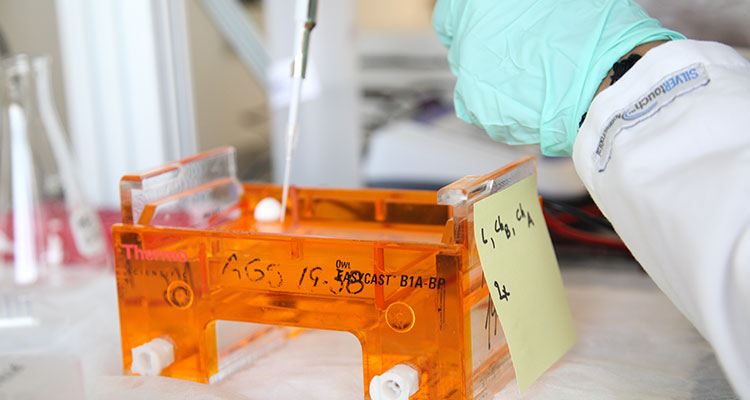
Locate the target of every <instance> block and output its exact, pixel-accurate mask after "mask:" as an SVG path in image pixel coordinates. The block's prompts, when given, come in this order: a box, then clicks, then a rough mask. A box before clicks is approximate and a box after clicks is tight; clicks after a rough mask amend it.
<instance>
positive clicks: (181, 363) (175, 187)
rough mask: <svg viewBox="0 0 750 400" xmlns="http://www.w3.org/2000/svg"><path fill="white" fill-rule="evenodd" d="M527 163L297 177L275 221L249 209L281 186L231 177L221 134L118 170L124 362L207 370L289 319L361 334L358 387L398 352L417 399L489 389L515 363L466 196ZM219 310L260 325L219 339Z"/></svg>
mask: <svg viewBox="0 0 750 400" xmlns="http://www.w3.org/2000/svg"><path fill="white" fill-rule="evenodd" d="M534 173H535V163H534V160H533V159H532V158H527V159H523V160H520V161H517V162H515V163H514V164H511V165H509V166H506V167H504V168H502V169H500V170H498V171H495V172H494V173H491V174H488V175H485V176H481V177H466V178H464V179H461V180H459V181H457V182H455V183H453V184H451V185H449V186H447V187H445V188H443V189H441V190H440V191H438V192H430V191H403V190H375V189H360V190H336V189H308V188H292V190H291V193H290V202H289V206H288V208H287V210H286V213H287V214H286V219H285V222H284V223H283V224H282V223H280V222H259V221H256V220H255V218H254V213H253V211H254V209H255V207H256V205H257V204H258V203H259V202H260V200H262V199H264V198H267V197H274V198H276V199H280V198H281V188H280V187H278V186H274V185H265V184H242V183H240V182H239V181H238V180H237V179H236V176H235V159H234V150H233V149H230V148H224V149H219V150H215V151H212V152H207V153H203V154H200V155H198V156H195V157H192V158H188V159H184V160H182V161H179V162H175V163H171V164H167V165H165V166H163V167H161V168H157V169H154V170H151V171H147V172H144V173H141V174H137V175H127V176H125V177H123V179H122V181H121V201H122V217H123V222H122V224H117V225H115V226H114V227H113V235H114V245H115V260H116V275H117V289H118V301H119V310H120V327H121V331H122V351H123V362H124V368H125V370H126V371H127V372H130V373H141V374H152V375H156V374H160V375H163V376H169V377H174V378H181V379H189V380H193V381H197V382H204V383H208V382H212V381H215V380H217V379H220V378H221V377H223V376H225V375H226V374H227V373H229V372H231V371H230V369H231V368H230V366H231V365H232V364H235V365H236V364H237V361H238V359H241V358H250V359H251V358H252V354H250V353H248V349H250V350H251V351H255V352H262V351H263V349H264V348H272V347H273V343H274V342H276V341H279V340H289V337H290V336H293V335H295V334H296V333H298V331H291V333H290V330H289V329H288V328H278V329H277V328H276V327H296V328H315V329H326V330H336V331H346V332H351V333H352V334H354V336H355V337H356V338H357V339H358V340H359V341H360V343H361V346H362V360H363V365H362V371H363V377H364V383H365V393H364V397H365V398H369V396H371V395H372V394H371V392H370V384H371V382H373V378H376V377H378V376H380V375H383V374H384V373H386V372H388V371H391V370H392V369H393V368H394V367H396V366H399V365H405V366H408V367H409V368H410V370H411V371H415V372H416V373H415V375H414V376H415V382H416V386H415V387H414V388H412V391H415V393H414V394H413V395H412V396H411V397H409V398H410V399H484V398H490V397H491V396H492V395H493V394H494V393H496V392H497V391H498V390H499V389H501V388H502V387H503V386H504V385H505V384H506V383H507V382H508V381H509V380H510V379H512V378H513V368H512V364H511V362H510V356H509V353H508V347H507V345H506V342H505V338H504V336H503V333H502V330H501V329H500V325H499V322H498V320H497V316H496V315H495V313H494V307H492V303H491V301H490V297H489V292H488V288H487V286H486V284H485V283H484V279H483V274H482V269H481V266H480V264H479V257H478V255H477V252H476V248H475V246H474V238H473V217H472V211H473V208H472V207H473V204H474V202H476V201H478V200H481V199H482V198H484V197H486V196H488V195H490V194H492V193H494V192H496V191H498V190H501V189H503V188H505V187H508V186H509V185H512V184H513V183H515V182H518V181H520V180H521V179H523V178H525V177H528V176H530V175H531V174H534ZM217 321H238V322H251V323H257V324H265V325H264V326H267V328H265V329H261V330H257V331H255V332H253V334H252V335H250V336H247V337H244V338H242V339H241V340H238V341H237V342H236V343H234V344H233V345H231V346H228V347H227V346H221V348H220V346H217V336H216V326H217ZM282 329H286V331H282ZM281 332H286V333H281ZM238 354H239V356H238ZM321 362H322V363H323V362H325V361H321ZM240 364H241V363H240ZM384 376H385V375H384ZM388 376H391V375H388ZM375 382H379V381H377V379H376V380H375ZM397 383H398V382H397ZM390 384H391V386H390V387H391V389H394V388H395V389H396V390H399V387H398V385H396V386H393V383H390ZM376 386H377V385H376ZM373 397H374V395H373Z"/></svg>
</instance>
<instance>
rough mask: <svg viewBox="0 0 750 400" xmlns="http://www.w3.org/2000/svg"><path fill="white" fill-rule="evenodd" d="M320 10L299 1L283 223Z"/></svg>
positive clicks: (304, 0)
mask: <svg viewBox="0 0 750 400" xmlns="http://www.w3.org/2000/svg"><path fill="white" fill-rule="evenodd" d="M317 10H318V2H317V0H298V1H297V11H296V17H295V20H296V22H297V35H296V38H297V39H296V43H295V49H296V53H295V55H294V63H293V67H292V96H291V99H290V100H289V118H288V120H287V125H286V163H285V166H284V186H283V191H282V195H281V222H284V217H285V216H286V202H287V199H288V197H289V179H290V174H291V169H292V152H293V151H294V143H295V139H296V136H297V131H298V129H299V126H298V120H299V103H300V97H301V95H302V80H303V79H305V73H306V71H307V56H308V49H309V47H310V32H312V30H313V28H314V27H315V21H316V14H317Z"/></svg>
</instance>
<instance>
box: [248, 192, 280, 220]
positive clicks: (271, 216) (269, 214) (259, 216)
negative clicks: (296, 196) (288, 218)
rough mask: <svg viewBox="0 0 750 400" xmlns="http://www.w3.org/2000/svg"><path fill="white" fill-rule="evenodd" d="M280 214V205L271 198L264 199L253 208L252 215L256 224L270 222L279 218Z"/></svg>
mask: <svg viewBox="0 0 750 400" xmlns="http://www.w3.org/2000/svg"><path fill="white" fill-rule="evenodd" d="M281 212H282V210H281V203H279V201H278V200H276V199H275V198H273V197H266V198H265V199H263V200H261V201H260V202H258V205H257V206H255V211H254V213H253V215H254V216H255V220H256V221H258V222H272V221H278V220H279V218H281Z"/></svg>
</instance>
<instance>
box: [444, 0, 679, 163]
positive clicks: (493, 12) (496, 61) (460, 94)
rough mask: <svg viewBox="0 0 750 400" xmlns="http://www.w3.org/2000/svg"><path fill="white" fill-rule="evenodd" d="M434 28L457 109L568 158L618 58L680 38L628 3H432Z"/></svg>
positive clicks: (505, 135) (502, 135)
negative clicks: (646, 45)
mask: <svg viewBox="0 0 750 400" xmlns="http://www.w3.org/2000/svg"><path fill="white" fill-rule="evenodd" d="M433 25H434V28H435V32H436V33H437V34H438V37H440V40H441V41H442V42H443V44H444V45H445V46H446V47H447V48H448V50H449V52H448V61H449V62H450V65H451V69H452V70H453V73H454V74H455V75H456V76H457V77H458V81H457V83H456V90H455V106H456V114H457V115H458V116H459V117H460V118H461V119H463V120H465V121H467V122H470V123H473V124H474V125H477V126H479V127H480V128H483V129H484V130H485V131H487V133H488V134H489V135H490V136H491V137H492V138H493V139H495V140H499V141H502V142H505V143H508V144H535V143H539V144H540V146H541V149H542V153H543V154H545V155H550V156H568V155H570V154H571V152H572V149H573V142H574V140H575V136H576V133H577V132H578V124H579V122H580V121H581V116H582V115H583V114H584V113H585V112H586V111H587V110H588V107H589V104H590V103H591V101H592V99H593V97H594V93H595V92H596V89H597V88H598V86H599V84H600V83H601V82H602V79H604V78H605V76H606V75H607V72H608V71H609V70H610V69H611V68H612V64H614V63H615V62H616V61H617V60H618V59H619V58H620V57H622V56H624V55H625V54H627V53H628V52H629V51H630V50H632V49H633V48H634V47H636V46H638V45H640V44H643V43H647V42H653V41H657V40H669V39H684V36H682V35H681V34H679V33H677V32H673V31H670V30H668V29H664V28H663V27H662V26H661V25H660V24H659V22H658V21H657V20H655V19H652V18H650V17H649V16H648V15H647V14H646V12H645V11H644V10H643V9H642V8H641V7H640V6H639V5H637V4H636V3H635V2H633V1H632V0H438V2H437V5H436V6H435V13H434V15H433Z"/></svg>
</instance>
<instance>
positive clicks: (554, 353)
mask: <svg viewBox="0 0 750 400" xmlns="http://www.w3.org/2000/svg"><path fill="white" fill-rule="evenodd" d="M474 237H475V242H476V245H477V250H478V252H479V258H480V261H481V263H482V269H483V271H484V275H485V279H486V281H487V282H488V283H489V285H490V296H491V298H492V302H493V304H494V305H495V308H496V310H497V313H498V317H499V319H500V324H501V325H502V327H503V331H504V332H505V336H506V340H507V342H508V348H509V349H510V355H511V359H512V360H513V366H514V368H515V371H516V378H517V380H518V387H519V389H520V390H521V391H524V390H526V388H528V387H529V385H531V384H532V383H533V382H534V381H535V380H536V379H537V378H538V377H539V376H541V375H542V373H544V371H546V370H547V369H548V368H549V367H550V366H552V364H554V363H555V362H556V361H557V360H559V359H560V357H562V356H563V355H564V354H565V353H566V352H567V351H568V350H569V349H570V348H571V347H572V346H573V344H575V342H576V340H577V337H576V331H575V327H574V326H573V318H572V316H571V313H570V308H569V306H568V301H567V299H566V297H565V292H564V289H563V285H562V278H561V276H560V269H559V267H558V265H557V258H556V257H555V252H554V249H553V248H552V241H551V240H550V237H549V232H548V231H547V225H546V224H545V222H544V218H543V215H542V209H541V206H540V205H539V200H538V194H537V189H536V175H532V176H530V177H528V178H526V179H524V180H522V181H520V182H518V183H516V184H514V185H512V186H510V187H508V188H506V189H504V190H502V191H500V192H498V193H495V194H493V195H491V196H489V197H487V198H485V199H482V200H480V201H478V202H477V203H476V204H474Z"/></svg>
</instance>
